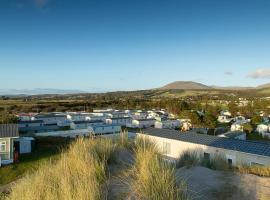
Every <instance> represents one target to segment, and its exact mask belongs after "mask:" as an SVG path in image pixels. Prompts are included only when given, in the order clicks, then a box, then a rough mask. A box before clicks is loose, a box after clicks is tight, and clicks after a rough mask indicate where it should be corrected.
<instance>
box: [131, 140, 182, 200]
mask: <svg viewBox="0 0 270 200" xmlns="http://www.w3.org/2000/svg"><path fill="white" fill-rule="evenodd" d="M133 179H134V181H133V184H132V189H133V191H134V192H135V196H136V199H147V200H152V199H153V200H159V199H160V200H162V199H166V200H178V199H187V195H186V187H185V185H184V184H183V183H182V182H181V183H180V184H177V176H176V171H175V165H174V164H172V163H169V162H167V161H165V160H164V159H163V158H162V156H161V155H160V154H159V152H158V151H157V148H156V146H155V145H154V144H153V143H151V142H149V141H148V140H146V139H137V140H136V148H135V166H134V168H133Z"/></svg>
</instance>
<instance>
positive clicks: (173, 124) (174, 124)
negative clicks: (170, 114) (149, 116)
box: [155, 119, 181, 129]
mask: <svg viewBox="0 0 270 200" xmlns="http://www.w3.org/2000/svg"><path fill="white" fill-rule="evenodd" d="M180 126H181V123H180V120H177V119H171V120H162V121H156V122H155V128H167V129H176V128H179V127H180Z"/></svg>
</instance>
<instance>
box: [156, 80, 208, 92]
mask: <svg viewBox="0 0 270 200" xmlns="http://www.w3.org/2000/svg"><path fill="white" fill-rule="evenodd" d="M160 89H165V90H209V89H212V88H211V87H209V86H207V85H204V84H201V83H196V82H193V81H175V82H173V83H170V84H168V85H165V86H164V87H162V88H160Z"/></svg>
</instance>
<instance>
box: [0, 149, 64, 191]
mask: <svg viewBox="0 0 270 200" xmlns="http://www.w3.org/2000/svg"><path fill="white" fill-rule="evenodd" d="M59 153H60V152H59V149H58V148H56V147H43V146H41V147H38V148H37V149H36V150H35V151H34V152H33V153H31V154H25V155H21V156H20V162H19V163H16V164H13V165H8V166H4V167H2V168H0V186H2V185H5V184H8V183H10V182H12V181H15V180H16V179H18V178H20V177H22V176H23V175H24V174H25V173H27V172H29V171H32V170H35V169H37V168H38V167H39V166H40V165H42V164H43V163H44V162H47V161H48V160H52V161H53V160H56V159H57V158H58V156H59Z"/></svg>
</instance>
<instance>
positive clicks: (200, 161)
mask: <svg viewBox="0 0 270 200" xmlns="http://www.w3.org/2000/svg"><path fill="white" fill-rule="evenodd" d="M176 164H177V167H179V168H181V167H187V168H189V167H193V166H199V165H200V166H204V167H207V168H209V169H213V170H220V171H232V172H238V173H242V174H254V175H257V176H262V177H270V167H265V166H248V165H245V164H242V165H238V166H230V165H229V164H228V162H227V160H226V159H225V157H224V156H220V155H215V156H213V158H211V159H210V160H206V159H204V158H203V157H202V155H200V154H199V153H198V151H195V150H188V151H184V152H183V153H182V154H181V155H180V157H179V159H178V160H177V162H176Z"/></svg>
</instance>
